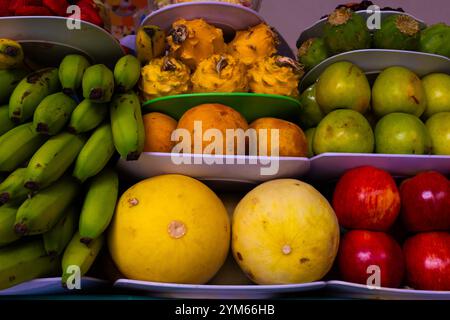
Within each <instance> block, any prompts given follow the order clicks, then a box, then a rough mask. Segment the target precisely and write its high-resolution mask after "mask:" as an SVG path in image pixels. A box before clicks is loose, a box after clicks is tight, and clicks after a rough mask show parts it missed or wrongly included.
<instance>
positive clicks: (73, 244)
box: [62, 232, 105, 286]
mask: <svg viewBox="0 0 450 320" xmlns="http://www.w3.org/2000/svg"><path fill="white" fill-rule="evenodd" d="M104 238H105V237H104V236H103V235H102V236H100V237H99V238H97V239H95V240H94V241H92V242H91V243H90V244H89V245H85V244H84V243H81V242H80V233H79V232H77V233H75V235H74V236H73V238H72V240H71V241H70V242H69V245H68V246H67V248H66V250H65V251H64V255H63V257H62V270H63V275H62V284H63V286H66V285H67V280H68V278H69V277H70V276H71V275H72V273H71V267H73V266H76V267H78V268H80V273H81V274H80V275H81V276H83V275H85V274H86V273H87V272H88V271H89V269H90V268H91V266H92V264H93V263H94V261H95V259H96V258H97V255H98V254H99V252H100V249H101V248H102V247H103V243H104V242H105V239H104Z"/></svg>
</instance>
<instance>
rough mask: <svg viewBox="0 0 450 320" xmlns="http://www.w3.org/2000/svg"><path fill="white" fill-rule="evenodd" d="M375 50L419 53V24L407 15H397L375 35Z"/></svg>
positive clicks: (383, 24) (383, 23) (388, 19)
mask: <svg viewBox="0 0 450 320" xmlns="http://www.w3.org/2000/svg"><path fill="white" fill-rule="evenodd" d="M373 40H374V45H375V48H380V49H396V50H410V51H417V50H418V48H419V41H420V25H419V22H417V21H416V20H414V19H413V18H411V17H410V16H407V15H402V14H396V15H392V16H389V17H387V18H386V19H385V20H384V21H383V22H382V23H381V29H379V30H377V31H375V34H374V38H373Z"/></svg>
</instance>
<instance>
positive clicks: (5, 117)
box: [0, 105, 16, 136]
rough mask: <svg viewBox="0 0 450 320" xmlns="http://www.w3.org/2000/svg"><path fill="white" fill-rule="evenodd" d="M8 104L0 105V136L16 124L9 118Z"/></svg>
mask: <svg viewBox="0 0 450 320" xmlns="http://www.w3.org/2000/svg"><path fill="white" fill-rule="evenodd" d="M8 108H9V107H8V105H6V106H1V107H0V136H1V135H2V134H4V133H6V132H8V131H9V130H11V129H12V128H14V127H15V126H16V124H15V123H14V122H13V121H12V120H11V119H10V118H9V109H8Z"/></svg>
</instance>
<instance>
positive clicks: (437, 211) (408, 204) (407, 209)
mask: <svg viewBox="0 0 450 320" xmlns="http://www.w3.org/2000/svg"><path fill="white" fill-rule="evenodd" d="M400 197H401V200H402V210H401V216H402V220H403V223H404V225H405V227H406V229H407V230H408V231H411V232H423V231H440V230H450V180H448V179H447V178H446V177H445V176H443V175H442V174H440V173H438V172H433V171H428V172H423V173H420V174H418V175H417V176H415V177H413V178H410V179H407V180H405V181H403V183H402V184H401V185H400Z"/></svg>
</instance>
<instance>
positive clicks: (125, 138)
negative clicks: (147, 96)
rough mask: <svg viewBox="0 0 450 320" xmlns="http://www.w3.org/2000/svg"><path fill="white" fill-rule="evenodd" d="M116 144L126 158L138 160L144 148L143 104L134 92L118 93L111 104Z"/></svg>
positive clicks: (112, 126) (112, 125)
mask: <svg viewBox="0 0 450 320" xmlns="http://www.w3.org/2000/svg"><path fill="white" fill-rule="evenodd" d="M110 110H111V111H110V112H111V128H112V132H113V138H114V145H115V147H116V150H117V151H118V152H119V154H120V155H121V156H122V157H123V158H124V159H126V160H130V161H131V160H137V159H138V158H139V156H140V154H141V153H142V151H143V149H144V142H145V131H144V123H143V120H142V113H141V104H140V102H139V98H138V97H137V95H136V94H135V93H133V92H130V93H124V94H118V95H116V96H115V97H114V99H113V101H112V102H111V106H110Z"/></svg>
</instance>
